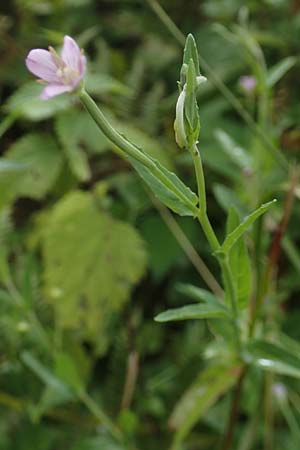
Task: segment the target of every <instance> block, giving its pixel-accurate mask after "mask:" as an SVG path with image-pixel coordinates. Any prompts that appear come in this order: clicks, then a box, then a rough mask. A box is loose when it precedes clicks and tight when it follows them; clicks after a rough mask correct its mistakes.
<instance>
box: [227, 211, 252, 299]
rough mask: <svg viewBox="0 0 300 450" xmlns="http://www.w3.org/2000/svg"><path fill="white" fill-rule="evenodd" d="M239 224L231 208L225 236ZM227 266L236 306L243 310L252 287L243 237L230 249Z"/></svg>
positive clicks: (235, 212) (247, 254) (238, 219)
mask: <svg viewBox="0 0 300 450" xmlns="http://www.w3.org/2000/svg"><path fill="white" fill-rule="evenodd" d="M239 222H240V218H239V215H238V212H237V211H236V209H235V208H234V207H231V208H230V210H229V213H228V218H227V227H226V232H227V234H230V233H231V232H232V231H233V230H234V229H235V228H236V227H237V226H238V224H239ZM229 265H230V269H231V273H232V275H233V283H234V285H235V291H236V295H237V301H238V306H239V307H240V308H244V307H246V306H247V304H248V300H249V297H250V293H251V285H252V283H251V281H252V273H251V272H252V271H251V263H250V257H249V253H248V249H247V246H246V243H245V239H244V236H242V237H241V239H239V240H238V241H237V242H236V244H235V245H233V246H232V247H231V250H230V252H229Z"/></svg>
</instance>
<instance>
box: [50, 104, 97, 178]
mask: <svg viewBox="0 0 300 450" xmlns="http://www.w3.org/2000/svg"><path fill="white" fill-rule="evenodd" d="M80 116H82V117H83V116H85V117H86V114H80ZM89 123H90V121H89ZM92 125H94V124H92ZM55 131H56V133H57V135H58V138H59V140H60V142H61V145H62V147H63V150H64V152H65V154H66V157H67V159H68V161H69V164H70V168H71V171H72V172H73V174H74V175H75V176H76V177H77V178H78V179H79V180H80V181H87V180H88V179H89V178H90V177H91V173H90V168H89V164H88V159H87V156H86V153H85V152H84V151H83V148H82V147H81V145H82V141H81V139H80V137H81V136H82V135H83V133H87V134H89V130H87V129H86V127H85V124H84V123H82V122H80V121H78V114H77V111H67V113H66V114H60V115H58V117H57V119H56V121H55Z"/></svg>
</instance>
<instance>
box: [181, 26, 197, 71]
mask: <svg viewBox="0 0 300 450" xmlns="http://www.w3.org/2000/svg"><path fill="white" fill-rule="evenodd" d="M190 60H192V61H193V63H194V66H195V71H196V75H197V76H198V75H200V70H199V57H198V50H197V45H196V42H195V39H194V36H193V35H192V34H189V35H188V37H187V38H186V42H185V47H184V53H183V63H184V64H186V65H187V66H188V65H189V63H190Z"/></svg>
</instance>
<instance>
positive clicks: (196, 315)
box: [154, 304, 230, 322]
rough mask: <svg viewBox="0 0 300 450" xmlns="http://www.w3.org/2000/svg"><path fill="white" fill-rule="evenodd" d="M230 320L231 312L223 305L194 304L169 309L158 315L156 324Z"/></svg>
mask: <svg viewBox="0 0 300 450" xmlns="http://www.w3.org/2000/svg"><path fill="white" fill-rule="evenodd" d="M224 317H227V318H230V314H229V312H228V311H227V310H226V308H225V307H223V306H222V305H219V306H218V305H210V304H200V305H199V304H193V305H186V306H182V307H181V308H175V309H168V310H167V311H165V312H162V313H160V314H158V315H157V316H156V317H155V318H154V320H155V321H156V322H172V321H177V320H192V319H212V318H224Z"/></svg>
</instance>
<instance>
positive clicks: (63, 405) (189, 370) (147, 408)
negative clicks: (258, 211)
mask: <svg viewBox="0 0 300 450" xmlns="http://www.w3.org/2000/svg"><path fill="white" fill-rule="evenodd" d="M161 6H162V7H163V8H164V9H165V11H166V12H167V14H168V16H164V15H163V13H162V11H161V10H160V9H159V8H157V3H156V2H153V1H147V0H140V1H139V0H119V1H118V0H98V1H97V0H53V1H50V0H49V1H44V0H11V1H7V2H2V4H1V7H0V51H1V65H0V95H1V123H0V135H1V158H0V242H1V253H0V282H1V288H0V404H1V409H0V449H1V450H60V449H61V450H62V449H64V450H96V449H97V450H121V449H123V450H124V449H131V450H132V449H140V450H154V449H166V448H168V447H169V445H170V442H171V436H172V432H173V430H172V427H173V429H174V427H175V428H176V427H180V418H179V419H178V417H177V416H176V417H177V419H174V410H175V411H176V409H175V408H177V412H178V408H179V409H180V408H181V404H179V405H178V402H179V399H180V397H181V396H182V394H183V393H184V392H185V390H186V389H187V388H188V387H189V386H190V385H191V383H192V382H193V381H194V380H195V378H196V377H197V376H198V375H199V373H201V371H202V370H203V368H205V367H207V365H209V360H210V359H211V358H216V357H217V358H219V359H220V363H221V362H222V357H224V356H225V353H226V347H222V339H219V340H216V341H214V342H213V343H212V331H213V332H214V331H215V330H213V329H212V330H211V329H209V328H208V326H207V324H206V323H205V322H200V321H196V322H194V321H191V322H179V323H176V324H171V325H170V324H167V325H164V324H157V323H155V322H154V321H153V317H154V316H155V315H156V314H157V313H159V312H160V311H163V310H164V309H167V308H168V307H176V306H180V305H183V304H184V303H186V302H187V298H186V297H185V296H183V295H182V294H181V292H180V287H179V285H180V283H192V284H194V285H197V286H200V287H205V288H208V289H212V290H214V291H215V292H218V289H219V286H218V282H219V283H220V274H219V272H218V268H217V266H216V263H215V261H214V259H213V257H212V255H211V254H210V250H209V248H208V245H207V243H206V241H205V239H204V237H203V235H202V232H201V230H200V228H199V226H198V224H197V223H196V222H195V221H193V220H191V219H186V218H179V219H178V218H174V217H173V215H172V214H171V213H170V212H169V211H167V210H166V209H165V208H164V207H162V206H161V205H160V204H159V203H158V202H157V200H155V199H154V198H153V196H152V195H151V194H150V192H149V191H148V190H147V188H146V187H145V185H144V184H143V183H142V181H141V180H140V179H139V178H138V176H137V175H136V174H135V173H134V172H133V171H132V169H131V168H130V166H129V165H128V163H126V161H124V160H122V159H121V158H120V157H119V156H118V155H117V154H116V153H114V150H115V149H114V148H113V146H112V144H111V143H110V142H108V141H107V140H106V138H105V137H104V136H103V135H102V134H101V133H100V132H99V130H98V129H97V128H96V126H95V125H94V124H93V123H92V121H91V119H90V117H89V116H88V115H87V114H86V112H85V111H84V110H83V108H82V106H81V105H80V103H79V102H78V100H77V99H76V98H75V97H74V96H68V95H63V96H60V97H57V98H55V99H53V100H51V101H46V102H45V101H42V100H39V99H38V95H39V92H40V90H41V87H40V86H39V85H38V84H37V83H36V82H35V81H34V80H33V77H32V76H31V75H30V74H29V73H28V72H27V70H26V67H25V64H24V59H25V57H26V55H27V53H28V51H29V50H30V49H32V48H47V46H48V45H49V44H51V45H52V46H54V47H56V48H58V47H59V46H60V45H61V43H62V39H63V36H64V35H65V34H69V35H70V36H72V37H74V38H75V39H76V40H77V42H78V43H79V45H80V47H83V48H84V49H85V52H86V55H87V58H88V75H87V79H86V88H87V91H88V92H89V93H90V94H91V95H92V96H93V98H94V99H95V100H96V101H97V102H98V103H99V104H101V105H102V107H103V109H104V111H105V113H106V114H107V116H108V117H110V119H111V121H112V123H114V124H115V126H116V128H117V129H119V130H120V131H121V132H123V133H124V134H126V136H128V138H130V139H132V140H134V141H135V142H136V143H138V145H139V146H140V147H142V148H143V149H144V150H145V151H146V152H148V153H149V154H151V155H152V156H154V157H155V158H157V159H158V160H160V161H161V162H162V163H164V164H165V165H166V166H167V167H168V168H169V169H171V170H173V171H177V173H178V174H180V176H181V177H182V179H184V180H185V181H186V182H187V183H188V184H189V185H190V186H191V187H192V188H194V189H196V186H195V180H194V176H193V167H192V164H191V161H190V159H189V157H188V155H187V154H185V153H184V152H183V151H181V150H179V149H178V148H177V146H176V143H175V139H174V132H173V122H174V116H175V105H176V100H177V96H178V89H177V80H178V78H179V70H180V67H181V62H182V42H181V41H182V36H181V35H180V32H179V31H178V30H177V29H176V28H174V25H173V24H172V22H171V21H173V22H174V23H175V24H176V25H177V27H178V28H179V29H180V30H181V32H182V33H183V34H184V35H185V34H187V33H189V32H192V33H193V34H194V36H195V38H196V41H197V44H198V48H199V52H200V55H201V57H202V59H203V60H202V64H200V69H201V71H202V73H203V74H204V75H206V76H207V78H208V82H207V83H206V84H205V85H203V86H201V89H200V91H199V108H200V117H201V126H202V128H201V137H200V151H201V154H202V157H203V161H204V166H205V175H206V180H207V186H208V208H209V215H210V217H211V220H212V222H213V224H214V226H215V228H216V230H217V233H218V234H219V235H220V236H221V237H222V236H223V233H224V223H225V220H226V211H227V209H228V207H229V206H230V205H235V206H236V207H237V208H238V210H239V211H240V213H241V214H242V215H245V214H247V212H249V211H250V210H252V209H253V208H255V207H256V206H257V204H258V203H259V202H261V201H266V200H269V199H270V198H272V197H274V196H275V197H277V198H278V199H279V204H278V206H277V207H276V211H275V213H274V214H275V216H274V218H273V221H272V220H271V219H270V220H269V222H267V223H266V231H267V233H266V236H267V237H266V238H265V239H264V240H263V243H262V245H263V246H264V248H265V249H266V251H267V249H268V248H269V245H270V239H271V238H270V236H271V235H272V231H274V230H275V229H276V223H278V222H279V221H280V219H281V217H282V214H283V213H284V211H285V205H286V200H285V199H286V195H287V192H289V189H290V186H291V183H292V182H294V181H295V180H296V181H295V182H294V188H295V189H294V191H295V192H294V194H295V203H294V208H293V210H292V212H291V215H290V217H289V224H288V228H287V232H286V234H285V239H284V241H283V251H282V254H281V258H280V260H279V262H278V267H277V279H276V286H277V289H274V295H273V298H272V302H271V303H270V304H268V305H267V312H268V317H269V321H268V325H267V326H268V327H269V330H270V333H272V331H273V330H274V329H275V330H276V329H282V330H284V331H286V332H287V333H288V334H289V336H290V337H293V338H295V339H299V338H300V329H299V320H300V310H299V288H300V277H299V273H300V256H299V251H298V246H299V242H300V239H299V238H300V236H299V204H298V200H297V198H298V197H299V195H300V190H299V188H298V178H297V176H296V175H295V174H294V173H291V171H289V172H287V171H286V169H285V164H286V160H289V161H290V162H291V166H293V167H295V168H296V166H297V164H298V161H299V155H300V153H299V150H300V128H299V118H300V112H299V111H300V110H299V97H300V89H299V78H300V77H299V35H300V2H299V1H298V0H290V1H289V0H251V1H246V2H241V1H239V0H223V1H222V0H206V1H200V0H161ZM168 17H169V19H168ZM170 19H171V21H170ZM243 76H251V77H255V86H254V88H253V89H247V87H245V85H244V84H243V81H242V80H243V79H241V77H243ZM223 83H224V84H225V85H226V86H227V87H228V88H229V94H228V91H227V90H226V87H224V84H223ZM224 89H225V92H224ZM224 94H225V96H224ZM228 97H229V98H228ZM241 114H242V116H243V117H241ZM245 119H246V121H245ZM112 150H113V151H112ZM295 172H296V169H295ZM293 180H294V181H293ZM295 186H296V187H295ZM175 220H176V222H175ZM250 247H251V245H250ZM197 252H198V254H200V255H201V258H203V259H204V261H205V263H206V264H207V265H208V267H209V268H210V271H211V274H207V273H205V271H204V269H203V263H202V261H201V259H199V256H197ZM216 280H219V281H218V282H216ZM219 347H220V348H219ZM220 349H221V352H220ZM299 354H300V352H299ZM224 376H225V375H224ZM264 383H265V380H264V378H263V376H262V374H261V372H260V371H258V370H257V369H255V368H253V369H251V373H250V376H249V377H248V378H247V380H246V382H245V389H244V391H243V396H242V399H241V411H240V412H241V414H240V416H239V421H238V426H237V436H236V441H235V444H234V447H233V448H234V449H238V450H247V449H250V448H251V449H253V450H254V449H257V450H260V449H262V448H264V449H265V450H272V449H274V450H275V449H276V450H281V449H283V448H284V449H285V450H298V449H299V442H300V418H299V414H300V395H299V393H298V392H299V388H300V384H299V381H297V379H292V378H288V377H285V378H284V377H282V378H275V379H274V378H273V379H272V380H269V383H272V385H273V384H274V385H275V386H276V388H277V390H276V391H275V394H276V395H277V397H279V401H278V402H277V403H276V401H275V403H274V405H273V406H274V407H273V409H272V411H273V412H272V414H273V418H272V420H273V426H274V429H273V432H274V434H275V437H276V439H274V442H273V444H272V445H273V446H272V447H267V446H266V445H267V444H266V443H265V444H263V442H265V441H264V437H263V436H264V432H265V431H264V430H265V423H264V420H263V419H262V416H263V409H264V407H263V400H262V398H261V396H260V393H261V390H262V389H263V385H264ZM207 389H209V383H208V387H207ZM275 394H274V396H275V397H276V395H275ZM287 396H288V399H289V400H288V401H287V400H286V398H287ZM219 397H220V398H219ZM282 398H284V400H283V401H281V400H280V399H282ZM217 399H219V401H218V402H217ZM229 401H230V395H229V393H227V394H226V395H221V396H217V398H215V399H214V401H212V402H211V404H210V405H207V408H206V409H205V410H203V412H202V414H199V419H200V416H202V417H201V421H200V422H199V424H198V425H197V426H196V427H195V428H194V429H193V431H192V433H190V435H189V437H188V439H187V440H186V442H185V447H184V449H185V450H200V449H201V450H202V449H203V450H205V449H216V448H217V445H218V442H219V439H220V436H221V435H222V433H223V430H224V428H225V426H226V422H227V416H228V407H229ZM282 404H283V405H284V406H282ZM100 405H101V408H102V409H100ZM208 406H211V407H210V408H209V407H208ZM102 410H104V411H105V413H106V414H107V416H109V417H110V418H111V420H112V421H113V422H114V424H115V425H114V426H117V427H118V429H121V430H122V433H123V434H124V436H125V443H124V442H123V443H122V444H120V443H118V439H114V438H113V437H111V433H109V432H107V427H106V426H103V425H101V423H102V424H103V420H102V419H103V418H102ZM170 417H171V420H170ZM176 420H177V422H176ZM178 421H179V422H178ZM174 422H176V423H175V425H174ZM249 423H250V425H249ZM251 427H252V428H251ZM108 428H110V425H108ZM253 430H254V431H253ZM249 436H250V437H249ZM247 439H248V441H247ZM263 445H264V446H263Z"/></svg>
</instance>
